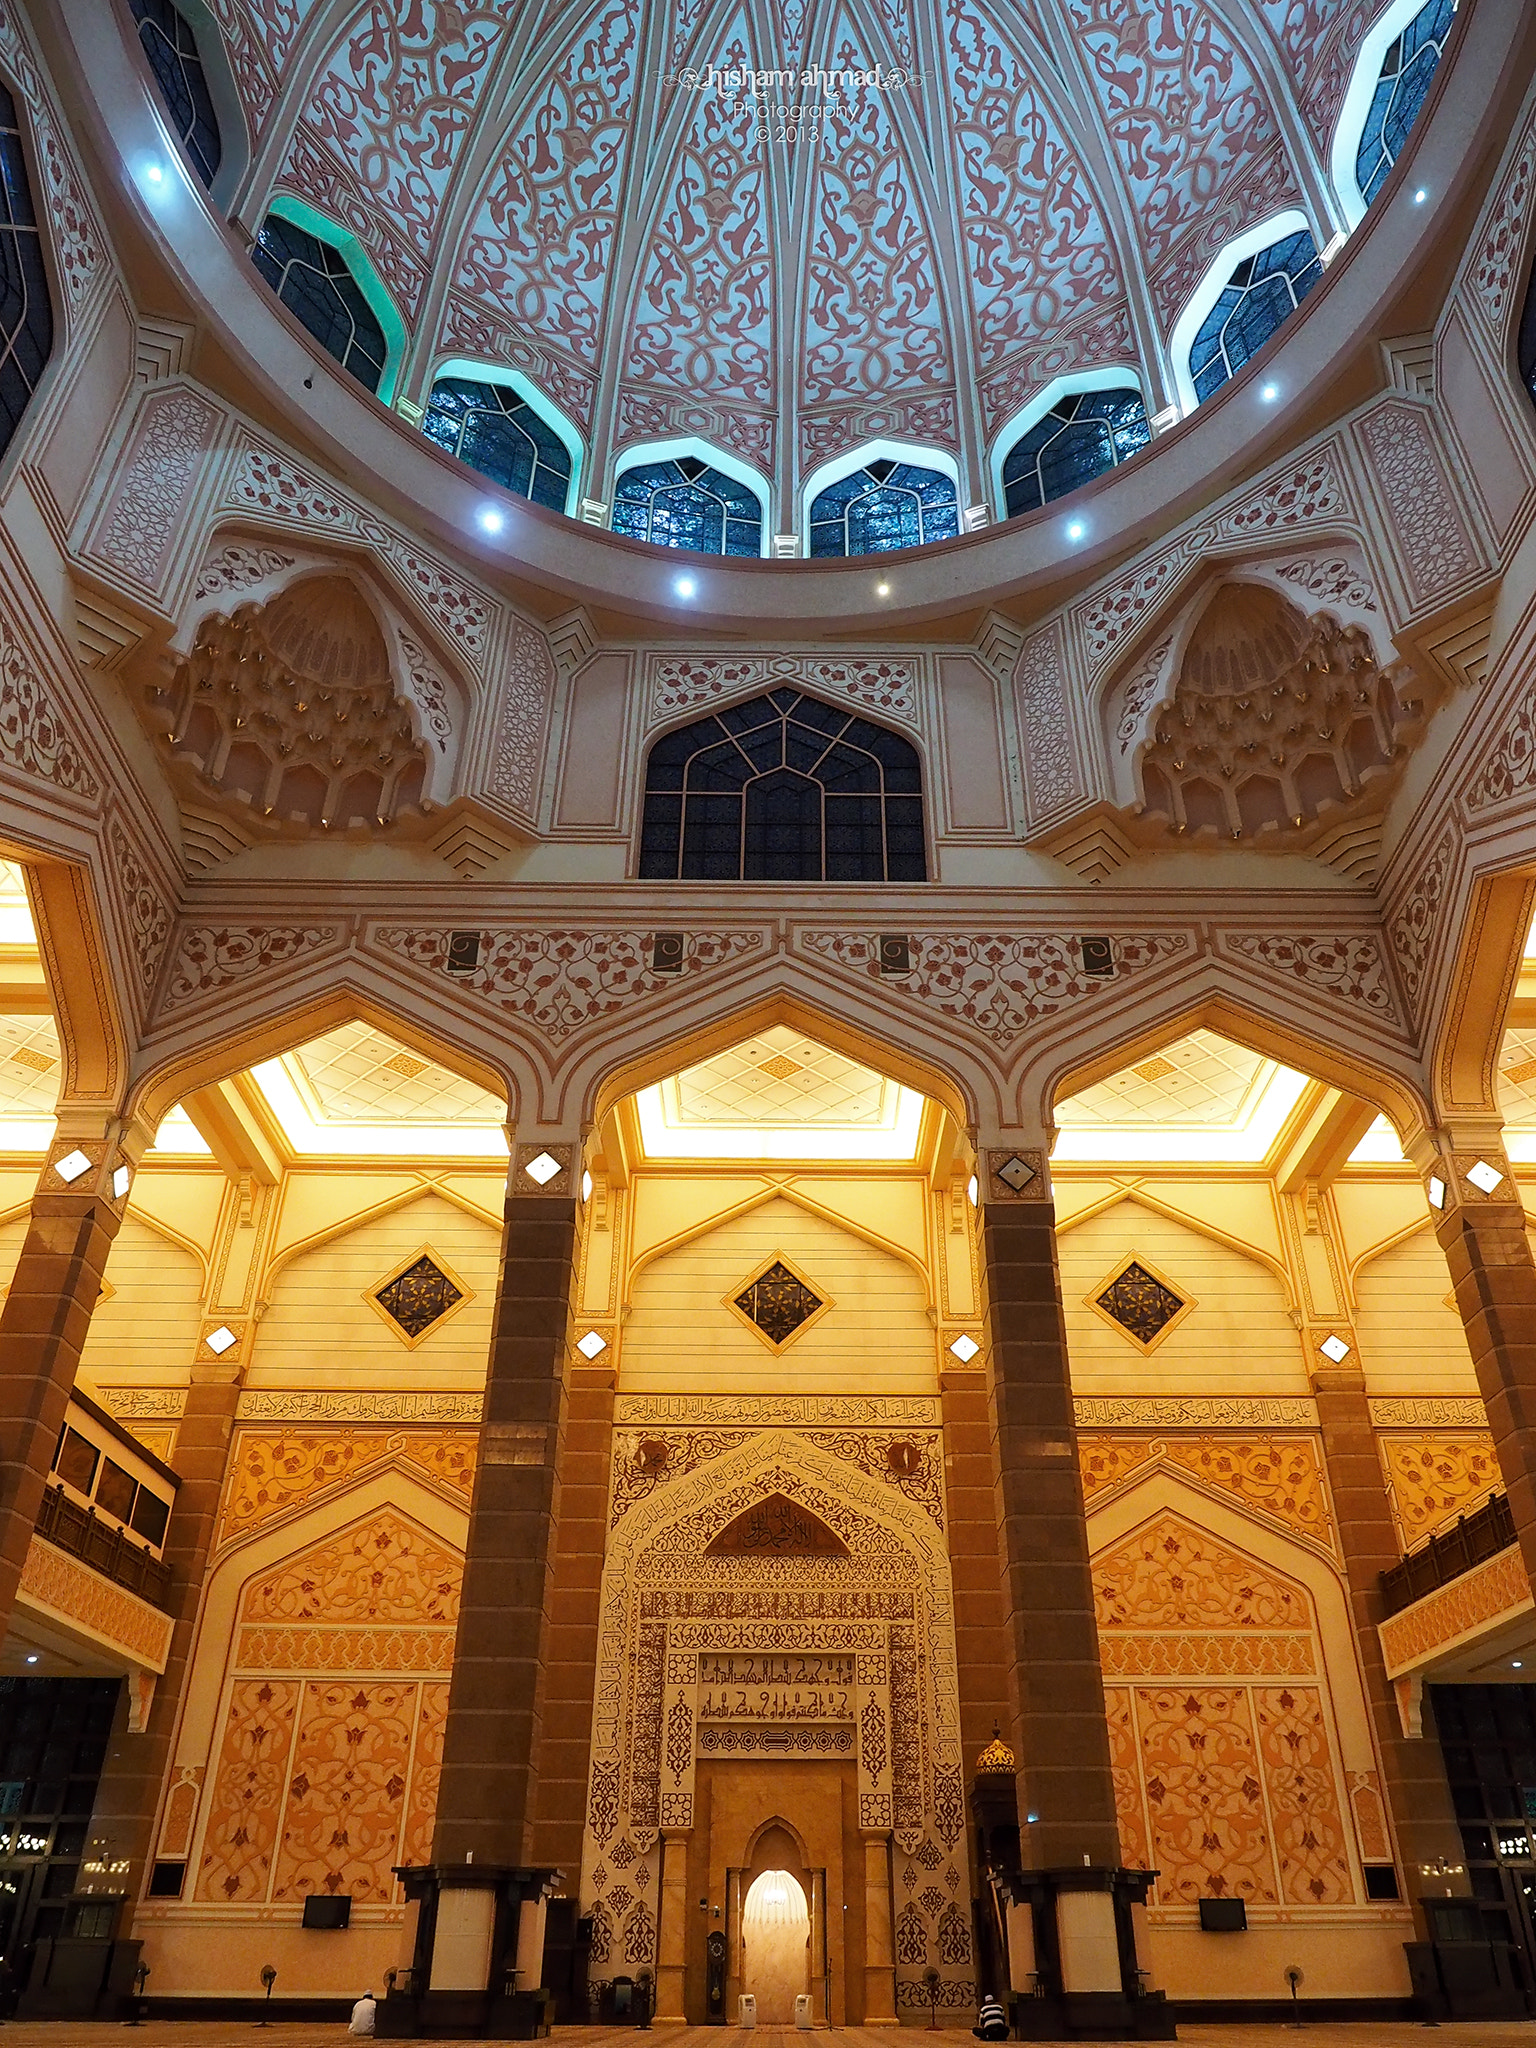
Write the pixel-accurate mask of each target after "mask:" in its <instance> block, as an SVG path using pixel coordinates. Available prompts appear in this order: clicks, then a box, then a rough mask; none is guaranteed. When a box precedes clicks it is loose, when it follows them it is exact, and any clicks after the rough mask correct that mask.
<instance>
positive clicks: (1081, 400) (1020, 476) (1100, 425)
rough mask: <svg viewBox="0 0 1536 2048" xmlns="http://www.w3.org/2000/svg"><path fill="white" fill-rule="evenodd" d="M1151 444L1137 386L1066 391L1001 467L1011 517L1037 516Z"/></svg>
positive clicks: (1005, 499)
mask: <svg viewBox="0 0 1536 2048" xmlns="http://www.w3.org/2000/svg"><path fill="white" fill-rule="evenodd" d="M1151 439H1152V429H1151V426H1150V425H1149V424H1148V421H1147V408H1146V406H1145V405H1144V404H1143V403H1142V398H1141V393H1140V392H1139V391H1137V390H1135V389H1134V388H1133V387H1130V386H1120V387H1118V388H1117V389H1115V390H1113V391H1071V392H1068V394H1067V396H1066V397H1065V398H1061V399H1058V400H1057V402H1056V404H1055V405H1053V406H1052V407H1051V409H1050V411H1049V412H1048V413H1046V414H1045V416H1044V417H1043V418H1042V419H1038V420H1036V421H1035V424H1034V425H1033V426H1032V427H1031V428H1030V429H1029V431H1028V432H1027V433H1025V434H1021V435H1020V437H1019V439H1018V440H1017V441H1015V442H1014V444H1013V446H1012V448H1011V449H1010V450H1009V451H1008V458H1007V460H1006V461H1005V462H1004V464H1003V497H1004V502H1005V504H1006V506H1007V511H1008V517H1009V518H1010V519H1017V518H1018V516H1019V514H1020V513H1021V512H1037V511H1039V509H1040V507H1041V506H1042V505H1048V504H1049V503H1050V502H1051V500H1052V499H1053V498H1064V497H1066V495H1067V494H1068V492H1069V491H1075V490H1078V489H1079V488H1080V487H1081V486H1082V485H1083V484H1087V483H1092V481H1093V479H1094V478H1095V477H1096V476H1102V475H1103V474H1104V472H1105V470H1106V469H1113V468H1114V466H1115V464H1116V463H1117V462H1124V461H1125V460H1126V459H1127V458H1128V457H1129V456H1132V455H1134V454H1136V453H1137V451H1138V450H1139V449H1142V448H1145V447H1146V446H1147V444H1148V443H1149V442H1150V440H1151Z"/></svg>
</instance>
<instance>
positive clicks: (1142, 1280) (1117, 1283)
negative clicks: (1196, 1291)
mask: <svg viewBox="0 0 1536 2048" xmlns="http://www.w3.org/2000/svg"><path fill="white" fill-rule="evenodd" d="M1095 1300H1096V1301H1097V1303H1098V1305H1099V1307H1100V1308H1101V1309H1102V1310H1103V1311H1104V1313H1105V1315H1107V1316H1108V1317H1109V1318H1110V1320H1111V1321H1112V1322H1116V1323H1118V1324H1119V1325H1120V1327H1121V1329H1122V1330H1125V1331H1127V1332H1128V1333H1129V1335H1131V1336H1132V1337H1134V1338H1135V1339H1136V1341H1137V1343H1138V1344H1151V1343H1152V1342H1153V1341H1154V1339H1155V1338H1157V1337H1160V1336H1161V1335H1162V1333H1163V1331H1164V1330H1166V1329H1167V1327H1168V1325H1169V1324H1170V1323H1171V1322H1172V1321H1173V1320H1174V1318H1175V1317H1176V1316H1178V1315H1180V1314H1182V1313H1183V1310H1184V1308H1185V1307H1186V1305H1187V1304H1186V1303H1185V1301H1184V1299H1183V1297H1182V1295H1178V1294H1175V1293H1174V1291H1173V1289H1172V1288H1171V1287H1167V1286H1165V1285H1164V1284H1163V1282H1162V1281H1161V1280H1159V1279H1158V1277H1157V1275H1156V1274H1155V1273H1149V1272H1148V1271H1147V1269H1146V1267H1145V1266H1143V1265H1142V1264H1141V1263H1140V1262H1139V1261H1138V1260H1136V1259H1132V1260H1130V1262H1129V1263H1128V1264H1127V1265H1125V1266H1123V1267H1122V1268H1121V1269H1120V1271H1119V1272H1118V1273H1117V1274H1116V1275H1115V1277H1114V1279H1113V1280H1111V1281H1110V1283H1109V1285H1108V1286H1107V1287H1106V1288H1105V1289H1104V1291H1103V1293H1102V1294H1099V1295H1097V1296H1095Z"/></svg>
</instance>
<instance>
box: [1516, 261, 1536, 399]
mask: <svg viewBox="0 0 1536 2048" xmlns="http://www.w3.org/2000/svg"><path fill="white" fill-rule="evenodd" d="M1515 357H1516V360H1517V361H1518V363H1519V365H1520V379H1521V382H1522V383H1523V384H1524V385H1525V388H1526V390H1527V391H1528V392H1529V393H1530V394H1531V402H1532V403H1533V404H1536V268H1533V269H1532V271H1531V276H1530V282H1529V283H1528V284H1527V285H1526V288H1525V305H1524V308H1523V309H1522V311H1521V315H1520V332H1519V335H1518V336H1517V338H1516V341H1515Z"/></svg>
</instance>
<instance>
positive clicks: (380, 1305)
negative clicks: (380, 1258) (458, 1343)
mask: <svg viewBox="0 0 1536 2048" xmlns="http://www.w3.org/2000/svg"><path fill="white" fill-rule="evenodd" d="M474 1298H475V1290H474V1289H473V1288H472V1287H470V1286H468V1285H467V1284H466V1282H464V1281H463V1280H461V1279H460V1278H459V1277H458V1275H457V1274H456V1273H455V1272H454V1271H453V1269H452V1268H451V1267H450V1266H449V1264H448V1262H447V1260H446V1259H444V1258H443V1257H442V1255H441V1253H439V1252H436V1251H434V1250H433V1248H432V1246H431V1245H430V1244H422V1245H418V1246H417V1248H416V1250H415V1251H413V1252H411V1253H409V1254H408V1255H407V1256H406V1257H405V1258H403V1259H402V1260H401V1261H400V1263H399V1264H398V1265H397V1266H396V1267H394V1269H393V1270H392V1271H391V1272H389V1273H386V1274H385V1276H384V1278H383V1279H382V1280H379V1281H376V1282H375V1283H374V1285H373V1286H371V1287H365V1288H364V1289H363V1293H362V1299H363V1300H364V1301H366V1302H367V1304H368V1306H369V1307H370V1308H371V1309H372V1310H373V1312H374V1314H375V1315H376V1316H377V1317H378V1318H379V1320H380V1321H381V1322H382V1323H383V1324H384V1325H385V1326H386V1328H388V1329H389V1331H390V1332H391V1333H392V1334H393V1335H394V1336H395V1337H397V1338H398V1339H399V1340H400V1342H401V1343H402V1344H403V1345H404V1346H405V1348H406V1350H407V1351H414V1350H415V1349H416V1347H417V1345H418V1344H424V1343H425V1342H426V1340H427V1338H428V1337H431V1336H435V1335H436V1333H437V1332H438V1331H439V1330H441V1329H442V1328H443V1327H444V1325H445V1324H447V1323H450V1322H452V1320H453V1318H454V1317H455V1316H456V1315H458V1313H459V1312H460V1310H461V1309H465V1308H468V1306H469V1304H470V1303H471V1302H472V1301H473V1300H474Z"/></svg>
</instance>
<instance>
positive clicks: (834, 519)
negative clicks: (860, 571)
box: [811, 460, 960, 555]
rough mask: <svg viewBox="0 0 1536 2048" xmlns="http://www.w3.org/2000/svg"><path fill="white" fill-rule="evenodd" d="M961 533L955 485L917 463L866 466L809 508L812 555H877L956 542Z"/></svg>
mask: <svg viewBox="0 0 1536 2048" xmlns="http://www.w3.org/2000/svg"><path fill="white" fill-rule="evenodd" d="M959 531H960V507H959V503H958V500H957V499H956V496H955V486H954V480H953V478H951V477H947V476H945V475H944V474H943V472H942V471H941V470H937V469H921V468H919V467H918V465H917V464H916V463H915V462H887V461H884V460H881V461H878V462H867V463H865V465H864V467H863V468H862V469H856V470H855V471H854V473H853V475H852V476H845V477H844V478H843V479H842V481H841V482H840V483H835V484H828V485H827V487H826V489H825V490H824V491H818V492H817V494H816V497H815V499H814V500H813V501H812V504H811V553H812V554H813V555H877V554H882V553H884V552H885V550H886V549H887V548H920V547H922V546H923V545H924V543H925V542H927V541H932V540H953V539H954V538H955V536H956V534H957V533H959Z"/></svg>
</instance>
